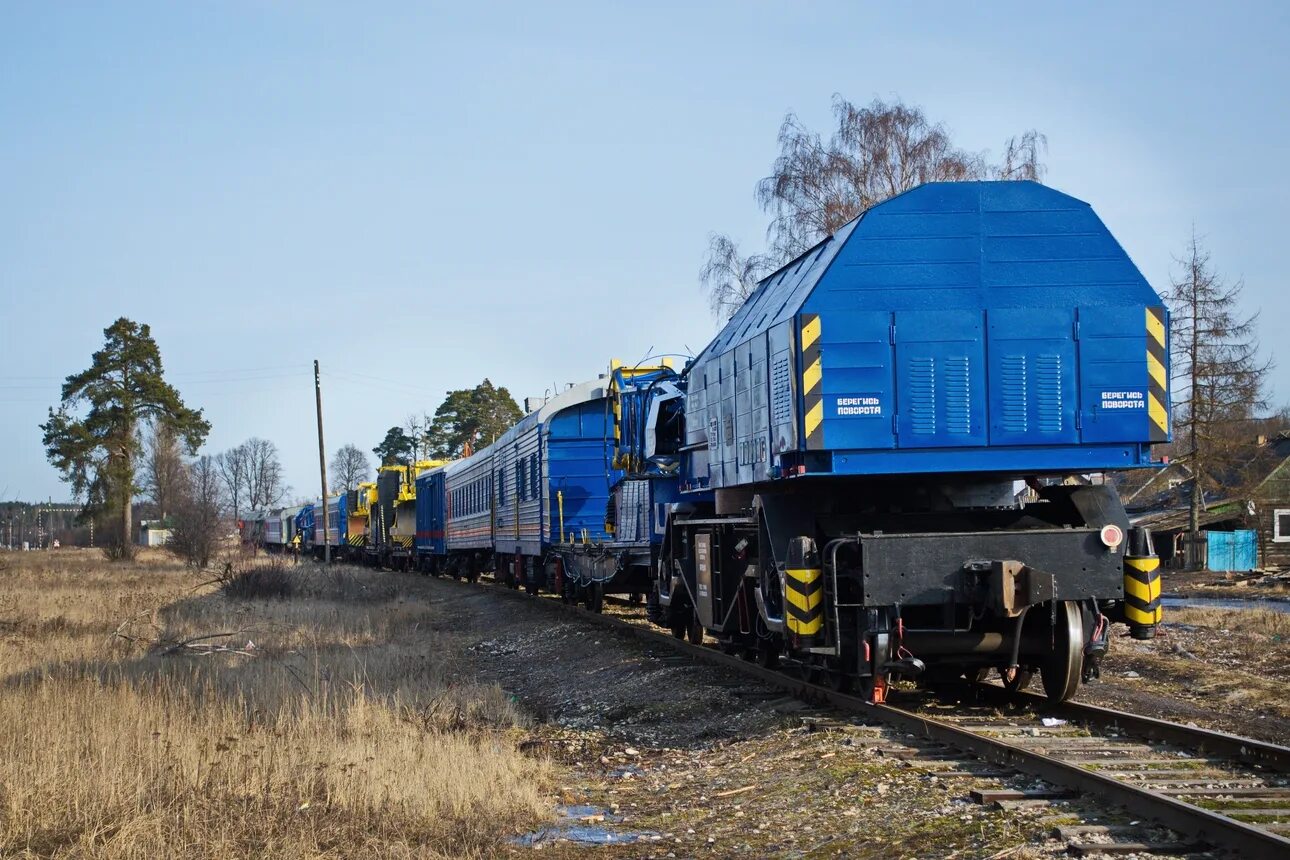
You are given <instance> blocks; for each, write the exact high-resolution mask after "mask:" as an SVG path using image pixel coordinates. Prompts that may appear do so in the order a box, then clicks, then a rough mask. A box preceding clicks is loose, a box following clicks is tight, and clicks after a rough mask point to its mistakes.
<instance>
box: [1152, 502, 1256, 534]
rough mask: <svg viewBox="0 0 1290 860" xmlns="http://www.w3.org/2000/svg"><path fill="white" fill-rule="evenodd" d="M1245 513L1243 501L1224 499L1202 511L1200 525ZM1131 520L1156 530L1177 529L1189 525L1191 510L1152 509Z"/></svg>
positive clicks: (1222, 520)
mask: <svg viewBox="0 0 1290 860" xmlns="http://www.w3.org/2000/svg"><path fill="white" fill-rule="evenodd" d="M1244 514H1245V512H1244V510H1243V509H1242V504H1241V502H1239V501H1237V500H1235V499H1224V500H1223V501H1220V502H1215V503H1213V504H1211V505H1210V506H1209V508H1208V509H1207V510H1204V511H1201V512H1200V517H1199V520H1200V525H1201V526H1202V527H1203V526H1209V525H1214V524H1215V523H1222V522H1228V521H1229V520H1236V519H1240V518H1241V517H1242V516H1244ZM1129 522H1130V523H1131V524H1132V525H1135V526H1141V527H1143V528H1148V529H1151V530H1152V531H1156V532H1168V531H1176V530H1179V529H1185V528H1188V527H1189V525H1190V522H1191V511H1189V510H1188V509H1187V508H1171V509H1169V510H1165V511H1150V512H1148V513H1145V514H1140V515H1137V516H1130V517H1129Z"/></svg>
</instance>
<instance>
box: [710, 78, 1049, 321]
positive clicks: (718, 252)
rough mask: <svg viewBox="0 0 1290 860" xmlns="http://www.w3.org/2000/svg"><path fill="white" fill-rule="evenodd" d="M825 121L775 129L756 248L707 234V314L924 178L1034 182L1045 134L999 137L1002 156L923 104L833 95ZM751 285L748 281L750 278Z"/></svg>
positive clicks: (1040, 171) (787, 122)
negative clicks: (821, 125)
mask: <svg viewBox="0 0 1290 860" xmlns="http://www.w3.org/2000/svg"><path fill="white" fill-rule="evenodd" d="M833 116H834V120H835V123H836V124H835V128H834V130H833V132H832V133H831V134H830V136H829V137H828V139H825V138H824V137H823V136H822V135H821V134H819V133H818V132H815V131H812V130H811V129H810V128H808V127H807V126H806V125H805V124H804V123H803V122H802V121H801V119H799V118H798V116H797V115H796V114H793V113H790V114H788V115H787V116H786V117H785V118H784V123H783V125H781V126H780V129H779V149H780V154H779V157H778V158H776V159H775V163H774V164H773V165H772V167H771V173H770V175H769V176H767V177H766V178H764V179H762V180H761V181H760V182H758V183H757V201H758V203H759V204H760V205H761V207H762V209H763V210H764V211H766V212H767V213H769V214H770V215H771V222H770V226H769V228H768V229H767V231H766V233H767V240H768V241H769V244H770V249H769V251H768V252H767V254H766V255H765V256H753V257H747V258H745V257H742V256H740V255H739V253H738V248H737V247H736V246H735V243H734V242H733V241H732V240H731V239H729V238H728V237H726V236H723V235H719V234H714V235H713V236H712V238H711V240H710V242H709V246H708V254H707V257H706V261H705V263H704V266H703V269H702V270H701V272H700V275H699V277H700V281H701V283H702V284H703V287H704V289H705V290H706V292H707V294H708V298H709V305H710V307H711V308H712V312H713V315H714V316H716V317H718V318H719V319H723V320H724V319H726V318H728V317H730V316H731V315H732V314H733V313H734V311H735V310H736V309H738V307H739V305H740V304H742V303H743V299H745V298H747V296H748V294H749V293H751V290H750V289H748V286H747V279H748V278H751V277H754V276H755V277H756V278H757V279H758V280H760V278H761V277H764V275H765V274H768V273H770V272H771V271H774V270H775V269H776V268H778V267H779V266H781V265H783V264H784V263H786V262H788V261H789V260H791V259H793V258H794V257H796V256H798V255H799V254H801V253H802V252H803V251H805V250H807V249H808V248H810V247H811V246H813V245H815V244H816V243H817V242H819V241H820V240H821V239H823V238H825V237H826V236H829V235H831V234H832V233H834V232H836V231H837V230H838V229H839V228H841V227H842V226H843V225H845V224H846V223H847V222H848V221H850V220H852V219H853V218H855V217H856V216H857V215H859V214H860V213H861V212H864V211H865V210H866V209H868V208H870V207H871V206H874V205H876V204H878V203H881V202H882V201H884V200H887V199H889V198H891V197H894V196H896V195H897V194H901V193H903V192H905V191H908V190H910V189H911V188H914V187H916V186H918V185H921V184H923V183H925V182H938V181H952V180H967V179H1004V180H1021V179H1032V180H1035V181H1042V180H1043V176H1044V173H1045V167H1044V164H1043V162H1042V160H1041V159H1042V157H1043V154H1044V152H1045V150H1046V149H1047V145H1048V140H1047V138H1045V137H1044V135H1043V134H1041V133H1039V132H1038V131H1034V130H1031V131H1027V132H1025V133H1023V134H1021V135H1017V136H1014V137H1011V138H1009V139H1008V141H1007V142H1006V143H1005V145H1004V151H1003V157H1002V159H1001V160H1000V161H999V162H998V163H992V162H991V161H990V159H989V157H988V153H984V152H971V151H969V150H965V149H960V148H959V147H957V146H955V145H954V142H953V139H952V138H951V136H950V132H949V130H948V129H947V128H946V127H945V126H944V124H942V123H937V122H932V121H931V120H930V119H928V117H927V115H926V114H925V113H924V112H923V109H922V108H920V107H918V106H917V105H907V104H905V103H904V102H901V101H900V100H895V101H892V102H886V101H883V100H882V99H874V100H873V101H872V102H870V103H869V104H867V105H857V104H854V103H852V102H850V101H848V100H846V99H844V98H842V97H841V96H840V95H836V94H835V95H834V96H833ZM754 283H755V281H754Z"/></svg>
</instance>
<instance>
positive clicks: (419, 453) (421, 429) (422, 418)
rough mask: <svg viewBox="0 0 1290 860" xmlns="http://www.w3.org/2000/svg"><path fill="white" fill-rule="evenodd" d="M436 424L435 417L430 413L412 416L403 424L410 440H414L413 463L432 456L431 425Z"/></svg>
mask: <svg viewBox="0 0 1290 860" xmlns="http://www.w3.org/2000/svg"><path fill="white" fill-rule="evenodd" d="M432 423H434V417H433V416H431V415H429V414H428V413H425V412H422V413H421V414H420V415H416V414H411V415H409V416H408V417H407V420H405V421H404V422H403V429H404V430H405V431H406V432H407V434H408V438H409V439H411V440H412V462H414V463H415V462H417V461H419V460H425V459H428V458H429V456H430V425H431V424H432Z"/></svg>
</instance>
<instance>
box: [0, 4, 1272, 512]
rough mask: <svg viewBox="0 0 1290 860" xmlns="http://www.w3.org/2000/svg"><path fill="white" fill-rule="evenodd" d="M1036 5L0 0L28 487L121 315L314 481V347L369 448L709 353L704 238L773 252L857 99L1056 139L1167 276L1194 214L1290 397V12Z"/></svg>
mask: <svg viewBox="0 0 1290 860" xmlns="http://www.w3.org/2000/svg"><path fill="white" fill-rule="evenodd" d="M1045 5H1046V4H1034V3H1018V4H991V5H990V6H989V7H984V6H978V5H975V4H963V3H943V4H939V3H933V4H918V6H917V8H914V4H908V5H902V4H890V3H882V4H879V3H836V4H835V3H793V4H789V3H784V4H772V3H743V2H729V3H675V4H674V3H666V2H658V3H650V4H627V3H608V2H602V3H586V4H581V3H552V4H531V3H519V2H516V3H504V4H489V3H470V4H451V5H444V4H438V3H429V4H427V3H419V4H411V5H409V6H408V7H406V8H401V7H399V6H396V5H395V4H386V5H383V6H382V7H381V11H380V12H379V13H377V14H358V13H356V11H355V9H356V8H357V7H354V6H353V4H341V3H335V4H328V3H309V4H305V3H292V2H273V3H271V2H262V3H235V2H230V3H219V4H214V3H203V4H198V3H145V2H134V3H120V4H110V3H95V4H89V3H43V2H30V3H20V2H9V3H5V4H3V6H0V201H2V202H0V297H2V298H3V308H2V309H0V450H2V451H4V452H5V456H4V457H3V459H0V493H3V494H4V495H5V497H6V498H13V497H14V496H21V497H23V498H28V499H31V498H43V497H48V496H52V497H53V498H55V499H60V498H64V497H66V495H67V489H66V487H65V486H64V485H63V484H61V483H60V481H59V480H58V476H57V475H56V473H55V472H54V470H53V469H52V468H51V467H50V466H49V465H48V464H47V462H46V461H45V458H44V454H43V451H42V449H41V445H40V431H39V430H38V429H37V426H36V425H37V424H38V423H39V422H40V421H42V420H43V418H44V415H45V410H46V408H47V407H48V406H49V405H51V404H53V403H55V402H56V401H57V397H58V386H59V383H60V381H61V379H62V378H63V377H64V376H66V375H67V374H69V373H72V372H75V371H78V370H80V369H82V368H83V367H85V366H86V364H87V363H88V360H89V356H90V354H91V352H92V351H93V350H94V349H95V348H97V346H98V345H99V344H100V343H101V340H102V329H103V328H104V327H106V326H107V325H108V324H109V323H111V321H112V320H113V319H115V318H116V317H118V316H121V315H126V316H129V317H132V318H134V319H137V320H140V321H143V322H147V323H149V324H151V326H152V328H153V332H154V335H155V336H156V338H157V341H158V343H159V344H160V346H161V349H162V354H163V356H164V358H165V361H166V366H167V370H168V374H169V376H170V378H171V379H172V381H173V382H174V383H175V384H176V385H177V386H178V387H179V388H180V390H181V392H182V393H183V395H184V397H185V399H186V400H187V402H188V403H189V404H190V405H192V406H199V407H202V408H204V409H205V410H206V412H207V415H208V417H209V418H210V419H211V421H212V423H213V425H214V430H213V431H212V433H211V437H210V440H209V444H208V447H209V449H210V450H212V451H218V450H222V449H224V448H227V447H229V446H230V445H233V444H235V443H237V442H239V441H241V440H242V439H244V438H246V437H248V436H252V435H257V436H263V437H266V438H269V439H272V440H274V441H275V442H276V443H277V444H278V446H279V447H280V448H281V449H282V453H283V459H284V462H285V465H286V468H287V478H288V480H289V482H290V483H291V484H292V485H293V486H294V487H295V488H296V490H297V494H298V495H306V494H310V493H316V492H317V486H318V478H317V472H316V470H317V453H316V448H315V439H314V435H313V434H314V416H313V390H312V371H311V367H310V363H311V361H312V360H313V359H314V358H319V359H321V361H322V364H323V370H324V374H325V376H324V386H325V387H324V406H325V409H326V418H327V438H328V447H329V448H330V449H334V448H336V447H337V446H339V445H340V444H343V443H345V442H354V443H356V444H358V445H359V446H360V447H362V448H364V449H370V448H371V447H372V446H374V445H375V444H376V443H377V442H379V441H380V439H381V438H382V436H383V435H384V431H385V429H386V428H388V427H389V426H390V425H391V424H395V423H402V421H403V420H404V418H405V417H406V416H407V415H408V414H409V413H414V412H416V413H419V412H423V411H429V412H433V410H434V408H435V407H436V406H437V405H438V403H439V401H440V400H441V399H442V397H443V394H444V392H445V391H447V390H448V389H452V388H461V387H467V386H471V385H474V384H475V383H477V382H478V381H479V380H480V379H481V378H483V377H485V376H487V377H489V378H491V379H492V380H493V381H494V382H496V383H498V384H502V385H506V386H508V387H509V388H510V390H511V391H512V393H513V394H515V395H516V397H517V398H521V399H522V398H523V397H524V396H525V395H532V394H541V393H542V392H543V391H544V390H545V389H547V388H549V387H551V386H552V385H553V384H555V383H564V382H570V381H575V380H580V379H585V378H588V377H590V376H593V375H594V374H595V373H597V372H599V371H600V370H602V369H603V368H604V366H605V365H606V364H607V362H608V360H609V359H610V358H611V357H619V358H623V359H625V360H630V361H636V360H638V359H640V358H641V357H642V356H644V355H646V354H648V353H649V352H651V351H654V352H661V351H663V352H683V351H687V349H688V350H692V351H697V350H698V349H700V348H702V346H703V345H704V344H705V343H706V342H707V341H708V339H710V338H711V336H712V335H713V334H714V331H715V325H714V323H713V321H712V319H711V317H710V316H709V314H708V311H707V308H706V306H705V303H704V300H703V296H702V295H701V293H700V291H699V286H698V282H697V272H698V270H699V267H700V265H701V263H702V258H703V251H704V249H705V247H706V243H707V236H708V233H709V232H710V231H713V230H720V231H726V232H729V233H731V234H733V235H734V236H735V237H737V238H738V239H739V240H740V241H741V243H742V244H743V246H744V247H745V249H746V250H755V249H758V248H759V247H760V246H761V243H762V241H763V237H764V230H765V226H766V221H767V219H766V216H765V215H764V214H763V213H762V212H761V211H760V210H759V209H758V207H757V205H756V202H755V200H754V197H753V187H754V184H755V182H756V180H757V179H759V178H760V177H762V176H763V175H765V173H766V172H767V170H768V168H769V166H770V164H771V161H772V160H773V159H774V157H775V155H776V151H777V150H776V145H775V134H776V131H777V130H778V128H779V124H780V122H781V121H782V119H783V117H784V114H785V112H787V111H789V110H793V111H796V112H797V113H798V114H799V115H800V116H801V117H802V118H803V119H804V120H805V121H806V122H807V123H808V124H810V125H812V126H814V127H816V128H820V129H824V128H826V126H827V124H828V122H829V119H830V116H829V100H830V96H831V95H832V94H833V93H834V92H838V93H841V94H843V95H845V96H847V97H848V98H850V99H852V100H856V101H867V100H869V99H870V98H872V97H873V96H881V97H884V98H890V97H897V96H898V97H900V98H902V99H904V100H906V101H908V102H911V103H915V104H919V105H921V106H923V107H924V108H925V109H926V111H927V112H928V114H929V115H930V116H931V117H933V118H935V119H938V120H940V121H942V122H944V123H945V124H946V125H947V126H948V127H949V128H950V130H951V131H952V132H953V136H954V138H955V140H956V142H957V143H958V144H959V145H961V146H964V147H967V148H971V149H989V150H992V151H994V152H996V153H997V152H998V150H999V149H1000V147H1001V144H1002V143H1003V141H1004V140H1005V139H1006V138H1007V137H1008V136H1009V135H1010V134H1014V133H1018V132H1020V131H1023V130H1025V129H1028V128H1037V129H1039V130H1041V131H1042V132H1044V133H1045V134H1046V135H1047V136H1048V140H1049V153H1048V156H1047V162H1048V165H1049V175H1048V182H1049V184H1051V185H1053V186H1054V187H1057V188H1059V189H1061V190H1063V191H1066V192H1068V193H1071V194H1073V195H1075V196H1076V197H1080V198H1082V199H1084V200H1087V201H1089V202H1090V203H1092V204H1093V206H1094V207H1095V209H1096V210H1097V211H1098V212H1099V214H1101V216H1102V217H1103V219H1104V220H1105V221H1106V222H1107V224H1108V225H1109V226H1110V228H1111V230H1112V231H1113V232H1114V233H1115V234H1116V236H1117V237H1118V238H1119V240H1120V241H1121V243H1122V244H1123V245H1124V247H1125V248H1126V249H1127V250H1128V252H1129V254H1130V255H1131V256H1132V257H1133V259H1134V260H1135V261H1136V262H1137V264H1138V265H1139V267H1140V268H1141V269H1142V270H1143V272H1144V274H1145V275H1146V276H1147V278H1148V279H1149V280H1150V281H1151V282H1152V284H1153V285H1155V286H1156V287H1157V289H1163V288H1164V287H1165V286H1166V285H1167V282H1168V278H1169V274H1170V270H1171V255H1173V254H1175V253H1178V252H1179V251H1180V250H1181V247H1182V245H1183V243H1184V242H1185V240H1186V238H1187V236H1188V234H1189V232H1190V230H1191V229H1192V225H1193V224H1194V225H1195V228H1196V229H1197V231H1198V232H1200V233H1202V234H1204V235H1205V236H1206V237H1207V241H1208V244H1209V246H1210V249H1211V250H1212V252H1213V255H1214V261H1215V263H1216V264H1217V266H1218V267H1219V268H1220V270H1221V271H1223V272H1224V273H1226V274H1228V275H1229V276H1231V277H1234V278H1235V277H1243V278H1244V280H1245V283H1246V291H1245V301H1246V304H1247V306H1248V309H1249V310H1251V311H1253V310H1256V309H1260V310H1261V312H1262V315H1263V316H1262V326H1261V332H1262V336H1263V342H1264V344H1265V347H1268V348H1269V349H1270V350H1271V351H1272V352H1273V353H1274V354H1275V357H1276V358H1277V359H1278V360H1279V361H1280V364H1281V366H1280V367H1279V368H1278V369H1277V370H1276V371H1275V373H1274V375H1273V386H1272V392H1271V394H1272V397H1273V400H1274V402H1275V403H1278V404H1281V403H1286V402H1287V401H1290V350H1284V349H1280V350H1278V349H1276V348H1275V347H1276V345H1277V342H1278V341H1280V340H1282V339H1283V332H1284V330H1285V329H1286V324H1287V322H1290V314H1287V311H1286V301H1285V300H1286V292H1285V279H1286V276H1285V274H1284V267H1283V266H1282V265H1280V264H1281V263H1282V259H1281V258H1282V257H1283V255H1284V246H1285V242H1286V240H1285V236H1286V235H1287V233H1290V223H1287V222H1288V221H1290V217H1288V216H1287V206H1286V200H1287V199H1290V187H1288V186H1290V179H1287V176H1286V172H1285V171H1284V169H1283V166H1284V164H1285V162H1286V155H1287V151H1286V150H1287V146H1288V144H1287V141H1290V127H1288V126H1290V112H1287V111H1286V110H1285V108H1284V99H1285V93H1286V92H1287V91H1290V60H1288V59H1287V56H1286V53H1285V45H1286V44H1290V11H1288V10H1287V8H1286V7H1285V6H1284V4H1276V3H1266V4H1258V3H1249V4H1233V5H1236V6H1238V8H1235V9H1224V10H1220V9H1217V8H1216V7H1215V4H1210V3H1177V4H1167V5H1166V4H1159V5H1148V4H1138V3H1114V4H1097V3H1090V4H1062V5H1061V6H1060V7H1058V6H1056V4H1054V5H1053V7H1051V8H1043V7H1044V6H1045ZM367 383H370V384H367Z"/></svg>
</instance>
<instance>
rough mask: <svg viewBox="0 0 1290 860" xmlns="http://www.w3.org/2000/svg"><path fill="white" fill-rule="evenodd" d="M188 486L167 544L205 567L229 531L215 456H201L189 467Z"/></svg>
mask: <svg viewBox="0 0 1290 860" xmlns="http://www.w3.org/2000/svg"><path fill="white" fill-rule="evenodd" d="M187 472H188V479H187V481H186V484H187V489H186V491H185V492H184V493H183V494H182V497H181V499H180V500H179V501H178V502H177V504H176V507H175V514H174V526H173V528H172V529H171V533H170V541H169V542H168V543H167V544H166V546H167V548H168V549H169V550H170V551H171V552H173V553H174V554H175V555H177V556H179V557H180V558H182V559H183V560H184V561H185V562H187V563H188V564H190V565H192V566H193V567H196V568H199V569H200V568H205V567H206V566H207V565H208V564H210V561H211V559H212V558H213V557H214V556H215V553H216V552H217V551H218V550H219V544H220V539H221V538H222V537H223V536H224V534H225V532H226V531H227V526H226V523H225V522H224V513H225V510H226V504H225V496H224V481H223V479H222V478H221V476H220V473H219V469H218V467H217V466H216V464H215V460H214V458H212V457H210V456H205V455H203V456H201V457H198V458H197V459H196V460H194V461H193V463H192V464H191V465H189V466H188V467H187Z"/></svg>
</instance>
